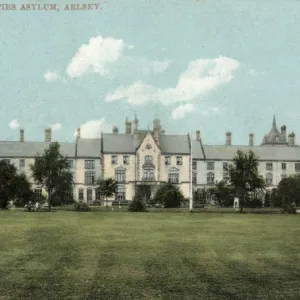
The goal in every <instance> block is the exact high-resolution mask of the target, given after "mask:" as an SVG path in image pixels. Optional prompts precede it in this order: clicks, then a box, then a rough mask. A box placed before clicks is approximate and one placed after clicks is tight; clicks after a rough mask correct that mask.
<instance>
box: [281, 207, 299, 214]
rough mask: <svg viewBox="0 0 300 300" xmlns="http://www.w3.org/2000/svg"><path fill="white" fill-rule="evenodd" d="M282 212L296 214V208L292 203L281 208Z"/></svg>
mask: <svg viewBox="0 0 300 300" xmlns="http://www.w3.org/2000/svg"><path fill="white" fill-rule="evenodd" d="M281 213H282V214H296V213H297V212H296V208H295V207H294V206H293V205H285V206H284V207H283V208H282V210H281Z"/></svg>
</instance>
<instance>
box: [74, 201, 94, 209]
mask: <svg viewBox="0 0 300 300" xmlns="http://www.w3.org/2000/svg"><path fill="white" fill-rule="evenodd" d="M74 208H75V211H90V208H89V206H88V205H87V203H85V202H81V201H80V202H75V203H74Z"/></svg>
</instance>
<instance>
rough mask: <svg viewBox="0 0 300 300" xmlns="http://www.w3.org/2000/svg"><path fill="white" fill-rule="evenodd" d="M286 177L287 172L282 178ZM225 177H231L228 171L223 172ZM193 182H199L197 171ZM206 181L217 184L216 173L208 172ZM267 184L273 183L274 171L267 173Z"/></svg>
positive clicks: (209, 183)
mask: <svg viewBox="0 0 300 300" xmlns="http://www.w3.org/2000/svg"><path fill="white" fill-rule="evenodd" d="M286 177H287V175H286V174H281V179H284V178H286ZM223 179H226V180H228V179H229V175H228V173H226V172H225V173H223ZM192 182H193V183H194V184H196V183H197V174H196V173H193V177H192ZM206 183H207V184H208V185H212V184H215V174H214V173H213V172H209V173H207V175H206ZM266 185H267V186H270V185H273V174H272V173H268V174H266Z"/></svg>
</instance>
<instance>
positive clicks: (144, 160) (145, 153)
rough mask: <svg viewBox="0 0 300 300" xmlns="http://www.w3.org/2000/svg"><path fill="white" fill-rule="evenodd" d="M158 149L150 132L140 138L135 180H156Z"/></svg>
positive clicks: (158, 160) (158, 159)
mask: <svg viewBox="0 0 300 300" xmlns="http://www.w3.org/2000/svg"><path fill="white" fill-rule="evenodd" d="M160 152H161V151H160V149H159V146H158V144H157V142H156V141H155V140H154V137H153V136H152V134H151V133H150V132H148V133H147V134H146V135H145V137H144V138H143V139H142V141H141V143H140V145H139V146H138V147H137V150H136V156H137V166H136V167H137V178H136V181H138V182H139V181H142V182H145V181H146V182H149V181H150V182H151V181H157V180H158V168H157V167H158V165H159V163H160Z"/></svg>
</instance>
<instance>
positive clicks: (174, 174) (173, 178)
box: [168, 168, 179, 183]
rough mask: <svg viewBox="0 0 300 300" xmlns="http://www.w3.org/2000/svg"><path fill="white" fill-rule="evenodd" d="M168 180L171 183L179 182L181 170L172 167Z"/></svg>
mask: <svg viewBox="0 0 300 300" xmlns="http://www.w3.org/2000/svg"><path fill="white" fill-rule="evenodd" d="M168 180H169V182H171V183H179V170H178V169H176V168H171V169H170V170H169V173H168Z"/></svg>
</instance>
